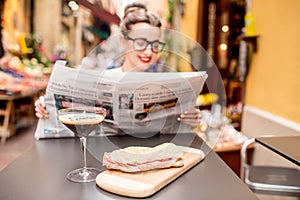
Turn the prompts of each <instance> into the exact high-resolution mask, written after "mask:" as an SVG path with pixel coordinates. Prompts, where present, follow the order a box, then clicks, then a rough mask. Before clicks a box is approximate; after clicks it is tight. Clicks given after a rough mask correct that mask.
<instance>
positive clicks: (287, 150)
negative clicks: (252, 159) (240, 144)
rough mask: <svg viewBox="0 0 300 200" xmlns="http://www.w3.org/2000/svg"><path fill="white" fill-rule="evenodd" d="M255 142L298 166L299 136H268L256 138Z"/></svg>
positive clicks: (299, 163)
mask: <svg viewBox="0 0 300 200" xmlns="http://www.w3.org/2000/svg"><path fill="white" fill-rule="evenodd" d="M255 140H256V141H257V142H258V143H260V144H262V145H263V146H265V147H267V148H269V149H270V150H272V151H274V152H276V153H277V154H279V155H281V156H283V157H284V158H286V159H288V160H289V161H291V162H293V163H295V164H296V165H298V166H300V136H268V137H258V138H255Z"/></svg>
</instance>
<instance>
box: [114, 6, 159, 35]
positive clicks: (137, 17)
mask: <svg viewBox="0 0 300 200" xmlns="http://www.w3.org/2000/svg"><path fill="white" fill-rule="evenodd" d="M140 22H145V23H148V24H150V25H152V26H156V27H159V28H160V27H161V21H160V18H159V16H158V15H156V14H155V13H152V12H148V10H147V7H146V6H145V5H144V4H142V3H138V2H135V3H132V4H129V5H127V6H126V7H125V10H124V17H123V19H122V21H121V23H120V28H121V32H122V33H123V34H126V32H128V31H129V30H131V25H133V24H136V23H140Z"/></svg>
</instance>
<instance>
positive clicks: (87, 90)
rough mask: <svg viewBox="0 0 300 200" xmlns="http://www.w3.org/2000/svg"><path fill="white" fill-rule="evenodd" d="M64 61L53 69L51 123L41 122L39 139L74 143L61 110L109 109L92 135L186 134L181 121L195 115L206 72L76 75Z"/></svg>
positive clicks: (84, 71) (79, 72) (49, 95)
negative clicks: (185, 115) (69, 139)
mask: <svg viewBox="0 0 300 200" xmlns="http://www.w3.org/2000/svg"><path fill="white" fill-rule="evenodd" d="M65 64H66V63H65V62H64V61H57V62H56V63H55V65H54V68H53V71H52V74H51V77H50V80H49V82H48V86H47V89H46V94H45V97H44V99H45V104H46V108H47V110H48V112H49V118H47V119H40V120H39V122H38V126H37V129H36V133H35V137H36V138H37V139H38V138H48V137H70V136H71V137H72V136H74V134H73V133H72V132H71V131H70V130H69V129H67V128H66V127H65V126H64V125H63V124H62V123H61V122H60V121H59V120H58V115H57V113H58V110H59V109H61V108H67V107H75V106H80V105H84V106H98V107H104V108H105V109H106V118H105V120H104V122H103V123H102V124H101V125H100V126H99V127H98V128H96V130H95V131H94V132H93V134H96V135H98V134H99V135H102V134H124V133H130V134H132V133H158V132H160V133H171V132H172V133H174V131H176V132H187V131H189V130H190V129H191V127H189V126H188V125H183V124H182V123H179V122H178V121H177V120H176V119H177V118H178V116H179V115H180V114H181V113H183V112H184V111H187V110H189V109H192V108H194V107H195V105H196V99H197V96H198V94H200V92H201V90H202V88H203V85H204V83H205V80H206V78H207V74H206V72H180V73H179V72H176V73H174V72H172V73H168V72H165V73H156V72H155V73H151V72H147V73H143V72H117V71H114V70H103V71H100V70H99V71H98V70H88V69H75V68H69V67H66V66H65Z"/></svg>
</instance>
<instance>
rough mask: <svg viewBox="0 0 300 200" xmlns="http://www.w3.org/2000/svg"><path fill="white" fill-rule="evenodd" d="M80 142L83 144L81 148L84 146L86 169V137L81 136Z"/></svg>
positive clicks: (84, 168)
mask: <svg viewBox="0 0 300 200" xmlns="http://www.w3.org/2000/svg"><path fill="white" fill-rule="evenodd" d="M80 144H81V148H82V154H83V164H84V166H83V170H84V171H86V167H87V164H86V137H81V138H80Z"/></svg>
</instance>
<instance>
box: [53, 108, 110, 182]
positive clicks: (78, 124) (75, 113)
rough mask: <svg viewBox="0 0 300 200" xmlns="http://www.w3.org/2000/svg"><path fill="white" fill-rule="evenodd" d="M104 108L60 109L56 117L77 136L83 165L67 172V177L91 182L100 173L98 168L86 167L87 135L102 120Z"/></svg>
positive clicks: (72, 179)
mask: <svg viewBox="0 0 300 200" xmlns="http://www.w3.org/2000/svg"><path fill="white" fill-rule="evenodd" d="M105 116H106V110H105V109H104V108H102V107H73V108H65V109H60V110H59V111H58V119H59V120H60V121H61V122H62V123H63V124H64V125H65V126H66V127H67V128H69V129H70V130H71V131H72V132H73V133H74V134H75V136H77V137H79V139H80V144H81V148H82V153H83V162H84V166H83V167H82V168H79V169H75V170H73V171H71V172H69V173H68V174H67V179H68V180H70V181H73V182H77V183H86V182H91V181H94V180H95V179H96V176H97V175H98V174H99V173H100V170H99V169H96V168H91V167H87V161H86V139H87V136H88V135H89V134H90V133H91V132H92V131H93V130H94V129H95V128H96V127H97V126H98V125H99V124H100V123H101V122H102V121H103V120H104V118H105Z"/></svg>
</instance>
